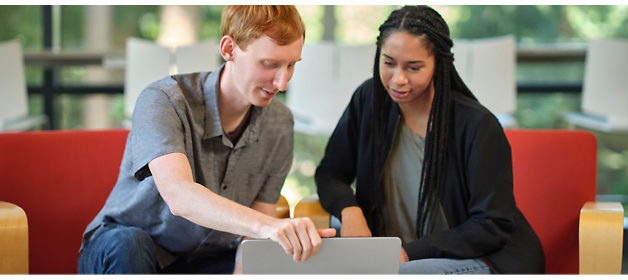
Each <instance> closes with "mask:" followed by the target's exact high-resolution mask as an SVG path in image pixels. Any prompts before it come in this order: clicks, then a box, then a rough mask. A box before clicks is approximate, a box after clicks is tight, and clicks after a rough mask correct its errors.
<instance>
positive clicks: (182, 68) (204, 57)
mask: <svg viewBox="0 0 628 280" xmlns="http://www.w3.org/2000/svg"><path fill="white" fill-rule="evenodd" d="M220 58H221V57H220V51H219V45H218V42H216V40H205V41H201V42H198V43H196V44H192V45H187V46H180V47H177V49H176V51H175V61H174V62H175V63H176V65H177V73H178V74H183V73H193V72H207V71H215V70H216V68H218V66H220V64H221V60H220Z"/></svg>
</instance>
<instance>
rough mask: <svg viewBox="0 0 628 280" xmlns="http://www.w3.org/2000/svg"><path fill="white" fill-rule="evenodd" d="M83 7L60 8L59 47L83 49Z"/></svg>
mask: <svg viewBox="0 0 628 280" xmlns="http://www.w3.org/2000/svg"><path fill="white" fill-rule="evenodd" d="M84 23H85V6H82V5H81V6H79V5H63V6H61V47H62V48H64V49H82V48H84V47H85V35H84V32H85V31H84V28H85V24H84Z"/></svg>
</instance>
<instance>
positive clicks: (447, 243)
mask: <svg viewBox="0 0 628 280" xmlns="http://www.w3.org/2000/svg"><path fill="white" fill-rule="evenodd" d="M379 30H380V35H379V37H378V38H377V53H376V55H375V65H374V71H373V72H374V73H373V78H372V79H369V80H367V81H366V82H364V83H363V84H362V85H361V86H360V87H359V88H358V89H357V90H356V92H355V94H354V96H353V98H352V100H351V102H350V104H349V105H348V107H347V109H346V110H345V112H344V114H343V116H342V117H341V119H340V121H339V122H338V125H337V127H336V129H335V131H334V133H333V134H332V136H331V138H330V140H329V143H328V146H327V149H326V152H325V156H324V158H323V160H322V161H321V164H320V166H319V167H318V169H317V172H316V184H317V186H318V194H319V197H320V201H321V204H322V205H323V207H324V208H325V209H326V210H327V211H329V212H330V213H331V214H333V215H334V216H336V217H339V218H340V219H341V222H342V227H341V230H340V231H341V236H346V237H349V236H398V237H400V238H401V240H402V244H403V245H402V248H401V255H400V263H401V264H400V273H420V274H427V273H484V274H488V273H516V274H521V273H543V272H544V268H545V258H544V255H543V250H542V247H541V243H540V241H539V239H538V237H537V236H536V234H535V233H534V231H533V230H532V228H531V227H530V225H529V224H528V222H527V221H526V219H525V217H524V216H523V215H522V213H521V212H520V211H519V209H517V206H516V204H515V199H514V196H513V179H512V159H511V152H510V145H509V144H508V140H507V139H506V136H505V135H504V131H503V129H502V127H501V126H500V124H499V122H498V121H497V119H496V118H495V116H494V115H493V114H491V112H489V111H488V110H487V109H485V108H484V107H482V105H480V104H479V103H478V101H477V100H476V98H475V97H474V96H473V94H472V93H471V92H470V91H469V89H468V88H467V87H466V86H465V84H464V83H463V82H462V80H461V78H460V76H459V75H458V74H457V72H456V70H455V68H454V66H453V54H452V53H451V47H452V41H451V38H450V37H449V29H448V27H447V24H446V23H445V21H444V20H443V19H442V17H441V16H440V14H438V12H436V11H434V10H433V9H431V8H429V7H425V6H419V7H408V6H406V7H403V8H401V9H399V10H396V11H394V12H393V13H392V14H391V15H390V16H389V18H388V19H387V20H386V22H384V23H383V24H382V25H381V26H380V29H379ZM354 179H357V181H356V191H355V194H354V191H353V189H352V188H351V187H350V186H351V184H352V182H353V180H354Z"/></svg>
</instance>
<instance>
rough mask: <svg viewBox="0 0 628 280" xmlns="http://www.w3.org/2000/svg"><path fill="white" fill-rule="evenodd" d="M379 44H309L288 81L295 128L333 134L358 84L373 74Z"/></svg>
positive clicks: (288, 101)
mask: <svg viewBox="0 0 628 280" xmlns="http://www.w3.org/2000/svg"><path fill="white" fill-rule="evenodd" d="M375 50H376V46H375V44H373V45H364V46H349V45H339V44H336V43H329V42H324V43H317V44H306V45H305V46H303V51H302V52H301V58H302V59H303V60H302V61H300V62H299V63H297V66H296V68H295V71H294V74H293V76H292V79H291V80H290V82H289V83H288V90H287V96H286V101H287V102H286V103H287V105H288V107H289V108H290V110H292V113H293V114H294V118H295V130H296V131H299V132H303V133H308V134H315V135H327V136H328V135H331V133H332V131H333V130H334V128H335V127H336V124H337V123H338V120H339V119H340V117H341V116H342V113H343V112H344V110H345V108H346V107H347V104H349V101H350V100H351V96H352V95H353V92H354V91H355V90H356V88H357V87H358V86H359V85H360V84H361V83H363V82H364V81H365V80H367V79H368V78H369V77H372V76H373V57H374V55H375Z"/></svg>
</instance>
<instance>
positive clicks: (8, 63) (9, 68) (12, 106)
mask: <svg viewBox="0 0 628 280" xmlns="http://www.w3.org/2000/svg"><path fill="white" fill-rule="evenodd" d="M27 114H28V102H27V96H26V79H25V76H24V57H23V56H22V43H21V42H20V40H12V41H7V42H2V43H0V131H2V126H3V125H2V123H3V120H5V119H7V118H12V117H20V116H26V115H27Z"/></svg>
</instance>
